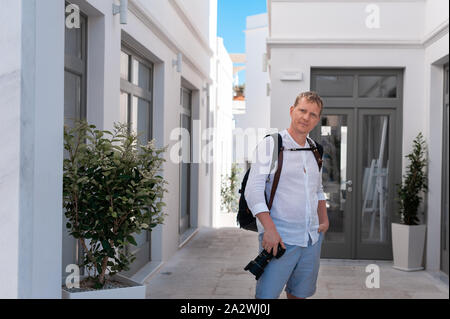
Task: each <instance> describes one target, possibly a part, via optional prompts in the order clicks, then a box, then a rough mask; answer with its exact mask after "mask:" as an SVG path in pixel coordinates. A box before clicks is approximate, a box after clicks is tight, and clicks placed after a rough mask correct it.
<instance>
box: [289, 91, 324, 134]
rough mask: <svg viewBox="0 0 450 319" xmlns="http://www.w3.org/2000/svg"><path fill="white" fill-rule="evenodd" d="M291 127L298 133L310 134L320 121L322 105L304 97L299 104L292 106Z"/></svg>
mask: <svg viewBox="0 0 450 319" xmlns="http://www.w3.org/2000/svg"><path fill="white" fill-rule="evenodd" d="M290 114H291V127H292V129H294V130H295V131H296V132H297V133H300V134H308V133H309V132H311V131H312V130H313V129H314V127H315V126H316V125H317V124H318V123H319V120H320V107H319V106H318V105H317V104H316V103H314V102H308V101H307V100H306V99H305V98H302V99H301V100H300V101H299V102H298V104H297V106H291V108H290Z"/></svg>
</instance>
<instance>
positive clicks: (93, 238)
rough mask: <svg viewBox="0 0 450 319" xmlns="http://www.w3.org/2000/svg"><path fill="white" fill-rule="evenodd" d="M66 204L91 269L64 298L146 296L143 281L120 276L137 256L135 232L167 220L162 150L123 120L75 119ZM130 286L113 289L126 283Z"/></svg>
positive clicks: (69, 136) (68, 134)
mask: <svg viewBox="0 0 450 319" xmlns="http://www.w3.org/2000/svg"><path fill="white" fill-rule="evenodd" d="M64 148H65V151H66V156H65V159H64V181H63V205H64V209H65V216H66V217H67V220H68V222H67V224H66V227H67V228H68V230H69V233H70V235H71V236H73V237H74V238H76V239H77V240H78V241H79V242H80V244H81V247H82V250H83V253H84V254H83V259H82V262H81V263H80V265H79V266H80V267H84V269H85V270H86V272H87V273H88V274H87V275H85V276H84V277H82V278H80V282H79V283H80V288H79V289H73V288H72V289H69V288H67V287H65V286H63V298H145V288H146V287H145V286H143V285H140V284H138V283H135V282H132V281H131V280H129V279H127V278H125V277H123V276H121V275H119V274H118V273H119V272H120V271H123V270H128V269H129V265H130V263H131V262H133V260H134V259H135V257H134V256H132V255H131V254H130V253H129V252H128V249H126V248H127V246H128V245H137V244H136V241H135V239H134V237H133V234H135V233H138V234H139V233H140V232H141V231H151V229H152V228H153V227H155V226H156V225H158V224H160V223H162V222H163V218H164V215H165V214H163V213H162V207H163V206H165V204H164V203H163V202H162V201H161V200H162V198H163V195H164V192H165V191H166V189H165V188H164V185H165V184H166V181H165V180H164V179H163V178H162V177H161V176H160V175H158V173H159V171H160V169H161V165H162V163H163V162H164V159H163V158H162V153H163V152H164V151H165V148H163V149H156V148H155V146H154V141H153V140H152V141H150V142H149V143H148V144H147V145H140V144H139V142H138V138H137V135H136V134H134V133H130V132H129V130H128V129H127V126H126V125H124V124H115V126H114V131H113V132H112V133H111V132H109V131H100V130H97V129H96V128H95V126H94V125H88V124H87V123H86V122H84V121H81V122H77V123H76V124H75V126H74V128H72V129H70V128H68V127H65V128H64ZM123 286H128V287H127V288H112V287H123Z"/></svg>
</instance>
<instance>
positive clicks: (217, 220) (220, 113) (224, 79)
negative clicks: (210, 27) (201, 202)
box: [212, 38, 235, 227]
mask: <svg viewBox="0 0 450 319" xmlns="http://www.w3.org/2000/svg"><path fill="white" fill-rule="evenodd" d="M215 72H216V77H215V83H216V85H215V89H216V93H215V101H214V105H215V107H216V109H215V114H216V118H215V128H216V131H215V135H214V154H213V156H214V169H215V171H214V178H215V179H214V182H213V184H212V185H213V187H214V199H213V202H214V217H213V226H214V227H228V226H234V225H235V222H234V219H235V218H233V214H230V213H228V212H224V211H222V209H221V195H220V194H221V193H220V190H221V185H222V181H223V180H224V178H225V176H227V175H228V176H229V175H230V173H231V164H232V161H233V159H232V156H233V149H232V147H233V140H232V137H233V136H232V130H233V127H232V125H233V113H232V102H233V62H232V61H231V58H230V55H229V54H228V52H227V50H226V48H225V46H224V44H223V39H222V38H217V51H216V65H215Z"/></svg>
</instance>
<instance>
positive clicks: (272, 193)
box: [264, 133, 284, 211]
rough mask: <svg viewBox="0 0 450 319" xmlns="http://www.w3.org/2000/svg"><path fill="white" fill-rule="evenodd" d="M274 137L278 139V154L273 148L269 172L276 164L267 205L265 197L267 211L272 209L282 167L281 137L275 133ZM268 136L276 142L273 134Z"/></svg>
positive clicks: (282, 148)
mask: <svg viewBox="0 0 450 319" xmlns="http://www.w3.org/2000/svg"><path fill="white" fill-rule="evenodd" d="M276 135H277V137H278V139H277V140H278V152H277V153H275V147H274V152H273V156H272V163H271V167H270V172H272V169H273V167H274V166H275V162H277V170H276V172H275V175H274V177H273V184H272V189H271V191H270V199H269V202H268V203H267V197H266V203H267V208H269V211H270V209H271V208H272V203H273V199H274V197H275V192H276V191H277V187H278V182H279V181H280V175H281V169H282V167H283V150H284V147H283V138H282V137H281V135H280V133H276ZM267 136H269V135H266V137H267ZM270 136H272V138H273V140H274V142H275V141H276V139H275V134H271V135H270ZM277 155H278V161H276V158H277ZM270 172H269V175H268V178H267V181H268V180H269V176H270ZM264 194H265V192H264Z"/></svg>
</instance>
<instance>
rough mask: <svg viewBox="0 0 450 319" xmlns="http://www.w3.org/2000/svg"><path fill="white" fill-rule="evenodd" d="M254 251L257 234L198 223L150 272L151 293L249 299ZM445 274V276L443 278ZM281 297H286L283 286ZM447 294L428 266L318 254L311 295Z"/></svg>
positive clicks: (162, 296) (252, 288)
mask: <svg viewBox="0 0 450 319" xmlns="http://www.w3.org/2000/svg"><path fill="white" fill-rule="evenodd" d="M257 252H258V239H257V234H256V233H253V232H249V231H244V230H240V229H237V228H219V229H214V228H201V229H200V230H199V232H198V233H197V234H196V235H195V236H194V237H193V238H192V239H191V240H190V241H189V242H188V243H187V244H186V245H185V246H184V247H183V248H181V249H180V250H179V251H178V252H177V253H175V255H174V256H173V257H172V258H171V259H170V260H169V261H167V262H166V263H165V264H164V265H163V267H161V268H160V270H159V271H158V272H157V273H156V274H154V275H152V276H151V277H150V278H148V279H147V280H146V281H145V283H146V284H147V298H149V299H224V298H225V299H248V298H249V299H253V298H254V295H255V283H256V281H255V279H254V276H253V275H251V274H250V273H249V272H247V271H244V267H245V265H247V263H248V262H249V261H250V260H251V259H253V258H255V257H256V255H257ZM369 264H376V265H378V266H379V268H380V288H372V289H369V288H366V278H367V277H368V276H369V275H370V273H369V272H366V266H367V265H369ZM447 280H448V279H447ZM280 298H281V299H285V298H286V294H285V293H284V291H283V292H282V294H281V296H280ZM317 298H319V299H331V298H333V299H356V298H365V299H369V298H385V299H394V298H397V299H399V298H400V299H412V298H418V299H425V298H433V299H434V298H439V299H441V298H443V299H448V298H449V290H448V281H447V284H446V283H444V282H443V281H442V280H440V279H439V278H437V275H433V274H431V273H429V272H427V271H416V272H404V271H400V270H396V269H394V268H392V262H391V261H371V260H337V259H322V260H321V266H320V270H319V277H318V281H317V291H316V294H315V295H314V296H313V297H311V299H317Z"/></svg>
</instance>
